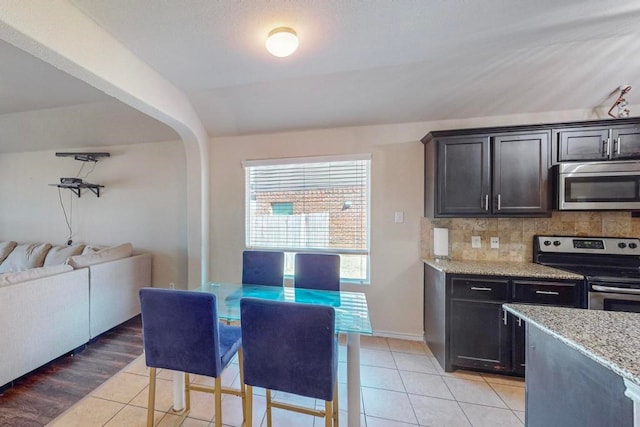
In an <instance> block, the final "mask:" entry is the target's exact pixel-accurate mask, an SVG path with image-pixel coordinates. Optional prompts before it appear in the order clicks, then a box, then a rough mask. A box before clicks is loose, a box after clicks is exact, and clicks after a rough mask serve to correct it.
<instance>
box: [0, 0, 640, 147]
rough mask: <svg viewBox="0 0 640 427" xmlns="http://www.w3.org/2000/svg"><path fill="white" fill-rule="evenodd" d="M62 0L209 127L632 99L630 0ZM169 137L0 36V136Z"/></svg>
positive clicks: (25, 142) (30, 139)
mask: <svg viewBox="0 0 640 427" xmlns="http://www.w3.org/2000/svg"><path fill="white" fill-rule="evenodd" d="M70 3H71V4H72V5H73V6H75V7H76V8H77V9H78V10H79V11H81V12H82V13H83V14H85V15H87V16H88V17H89V18H90V19H92V20H93V21H95V22H96V23H97V24H98V25H99V26H101V27H102V28H103V29H105V30H106V31H107V32H108V33H110V34H111V35H112V36H113V37H114V38H115V39H117V40H118V41H119V42H120V43H121V44H122V45H124V46H125V47H126V48H128V49H129V50H130V51H131V52H133V54H135V55H136V56H138V57H139V58H140V59H141V60H142V61H144V62H146V63H147V64H148V65H149V66H150V67H151V68H153V69H154V70H156V71H157V72H158V73H160V74H161V75H163V76H164V77H165V78H166V79H167V80H168V81H169V82H171V83H172V84H173V85H174V86H176V87H177V88H178V89H180V90H181V91H183V92H184V93H185V94H186V95H187V97H188V99H189V101H190V102H191V103H192V105H193V107H194V108H195V110H196V112H197V114H198V116H199V118H200V120H201V121H202V123H203V124H204V126H205V128H206V130H207V132H208V133H209V135H210V136H224V135H243V134H251V133H266V132H277V131H287V130H298V129H316V128H328V127H339V126H358V125H371V124H384V123H403V122H418V121H430V120H442V119H453V118H469V117H484V116H493V115H505V114H512V113H514V114H515V113H535V112H543V111H557V110H577V109H592V108H595V107H598V106H602V105H604V104H606V103H609V104H610V103H611V102H612V100H613V99H612V96H613V93H614V92H615V91H616V89H617V88H618V87H619V86H620V85H622V84H631V85H634V83H636V84H637V85H639V86H638V87H637V88H634V90H632V91H631V92H630V93H629V96H628V98H629V101H630V102H631V104H640V82H638V81H637V80H638V78H639V77H640V26H639V25H637V23H638V22H640V3H638V1H637V0H618V1H611V0H562V1H557V0H520V1H513V0H447V1H444V0H418V1H416V0H395V1H390V0H372V1H368V2H361V1H355V0H353V1H352V0H325V1H318V0H297V1H289V0H271V1H267V0H253V1H226V0H225V1H211V0H189V1H173V2H167V1H160V0H136V1H130V0H71V1H70ZM33 7H37V6H33ZM0 19H2V17H1V16H0ZM283 25H285V26H290V27H293V28H295V30H296V31H297V33H298V35H299V38H300V47H299V48H298V51H297V52H296V53H294V55H292V56H291V57H288V58H276V57H273V56H271V55H269V54H268V53H267V52H266V50H265V49H264V41H265V37H266V34H267V33H268V32H269V31H270V30H271V29H273V28H275V27H278V26H283ZM81 37H82V34H78V38H81ZM96 49H97V50H98V51H99V46H96ZM634 101H635V102H634ZM633 113H636V114H633ZM637 113H639V111H633V109H632V115H637ZM425 131H426V129H425ZM175 139H178V137H177V135H176V133H175V132H174V131H173V130H171V129H170V128H169V127H168V126H166V125H165V124H163V123H160V122H158V121H156V120H155V119H152V118H150V117H147V116H146V115H144V114H142V113H140V112H138V111H136V110H135V109H133V108H131V107H129V106H127V105H124V104H123V103H121V102H120V101H117V100H115V99H113V98H111V97H109V96H107V95H105V94H104V93H102V92H100V91H99V90H97V89H95V88H93V87H92V86H90V85H88V84H86V83H84V82H82V81H79V80H77V79H76V78H74V77H71V76H69V75H67V74H65V73H63V72H62V71H60V70H58V69H56V68H54V67H52V66H51V65H49V64H47V63H45V62H43V61H41V60H39V59H37V58H35V57H32V56H30V55H28V54H27V53H25V52H23V51H21V50H19V49H18V48H16V47H14V46H12V45H10V44H8V43H6V42H2V41H0V152H15V151H32V150H41V149H52V148H59V147H65V148H66V147H74V146H78V147H86V146H99V145H111V144H126V143H135V142H146V141H162V140H175Z"/></svg>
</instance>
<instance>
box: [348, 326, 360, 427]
mask: <svg viewBox="0 0 640 427" xmlns="http://www.w3.org/2000/svg"><path fill="white" fill-rule="evenodd" d="M347 405H348V408H347V426H348V427H360V334H356V333H348V334H347Z"/></svg>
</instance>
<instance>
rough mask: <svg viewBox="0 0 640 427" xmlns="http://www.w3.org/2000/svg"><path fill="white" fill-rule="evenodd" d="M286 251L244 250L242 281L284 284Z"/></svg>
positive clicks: (271, 284)
mask: <svg viewBox="0 0 640 427" xmlns="http://www.w3.org/2000/svg"><path fill="white" fill-rule="evenodd" d="M283 278H284V253H283V252H272V251H244V252H243V253H242V283H247V284H251V285H266V286H283Z"/></svg>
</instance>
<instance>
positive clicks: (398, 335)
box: [373, 331, 424, 341]
mask: <svg viewBox="0 0 640 427" xmlns="http://www.w3.org/2000/svg"><path fill="white" fill-rule="evenodd" d="M373 336H374V337H382V338H394V339H397V340H407V341H424V336H423V335H422V334H401V333H397V332H387V331H373Z"/></svg>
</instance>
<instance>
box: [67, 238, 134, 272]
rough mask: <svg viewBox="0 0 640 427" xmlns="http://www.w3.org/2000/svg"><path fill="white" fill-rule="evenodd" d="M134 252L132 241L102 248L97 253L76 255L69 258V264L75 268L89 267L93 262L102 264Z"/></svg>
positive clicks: (128, 255) (126, 256)
mask: <svg viewBox="0 0 640 427" xmlns="http://www.w3.org/2000/svg"><path fill="white" fill-rule="evenodd" d="M132 252H133V247H132V246H131V243H124V244H122V245H119V246H114V247H112V248H106V249H101V250H99V251H98V252H95V253H88V254H86V255H75V256H72V257H70V258H69V260H68V261H67V264H69V265H70V266H72V267H73V268H82V267H88V266H90V265H93V264H101V263H103V262H108V261H115V260H117V259H121V258H128V257H130V256H131V253H132Z"/></svg>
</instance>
